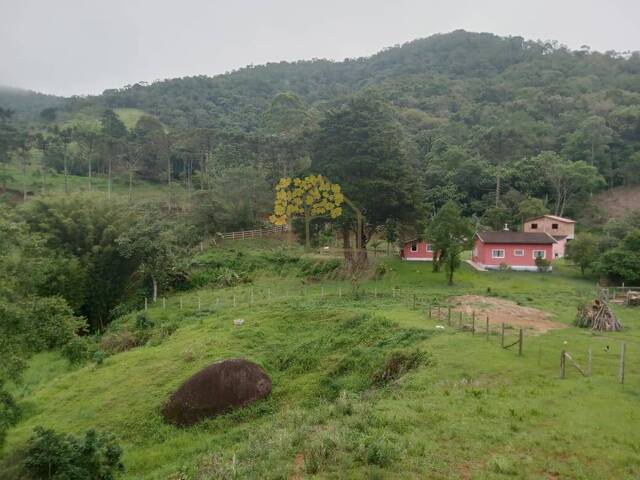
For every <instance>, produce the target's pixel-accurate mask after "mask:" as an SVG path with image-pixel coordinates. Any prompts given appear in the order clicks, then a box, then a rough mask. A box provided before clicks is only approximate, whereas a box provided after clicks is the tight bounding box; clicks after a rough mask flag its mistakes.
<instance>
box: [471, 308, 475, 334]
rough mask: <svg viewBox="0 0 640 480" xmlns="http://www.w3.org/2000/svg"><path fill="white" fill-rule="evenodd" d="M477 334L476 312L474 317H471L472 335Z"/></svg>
mask: <svg viewBox="0 0 640 480" xmlns="http://www.w3.org/2000/svg"><path fill="white" fill-rule="evenodd" d="M475 334H476V312H475V311H474V312H473V315H472V316H471V335H475Z"/></svg>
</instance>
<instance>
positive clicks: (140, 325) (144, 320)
mask: <svg viewBox="0 0 640 480" xmlns="http://www.w3.org/2000/svg"><path fill="white" fill-rule="evenodd" d="M154 325H155V323H154V321H153V320H151V319H150V318H149V315H147V314H146V313H145V312H142V313H139V314H138V316H137V317H136V328H137V329H138V330H147V329H149V328H152V327H153V326H154Z"/></svg>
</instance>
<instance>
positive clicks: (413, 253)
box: [400, 240, 433, 262]
mask: <svg viewBox="0 0 640 480" xmlns="http://www.w3.org/2000/svg"><path fill="white" fill-rule="evenodd" d="M400 258H402V259H403V260H413V261H418V262H431V261H433V245H431V244H430V243H427V242H419V241H418V240H409V241H407V242H404V245H403V247H402V250H400Z"/></svg>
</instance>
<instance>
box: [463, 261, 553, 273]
mask: <svg viewBox="0 0 640 480" xmlns="http://www.w3.org/2000/svg"><path fill="white" fill-rule="evenodd" d="M476 265H479V266H480V267H482V268H484V269H485V270H500V265H486V264H484V263H477V264H476ZM509 270H512V271H514V272H537V271H538V267H535V266H530V265H509ZM552 270H553V267H549V268H548V269H547V270H546V271H547V272H550V271H552Z"/></svg>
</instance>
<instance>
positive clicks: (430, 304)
mask: <svg viewBox="0 0 640 480" xmlns="http://www.w3.org/2000/svg"><path fill="white" fill-rule="evenodd" d="M429 320H431V304H429Z"/></svg>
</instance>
